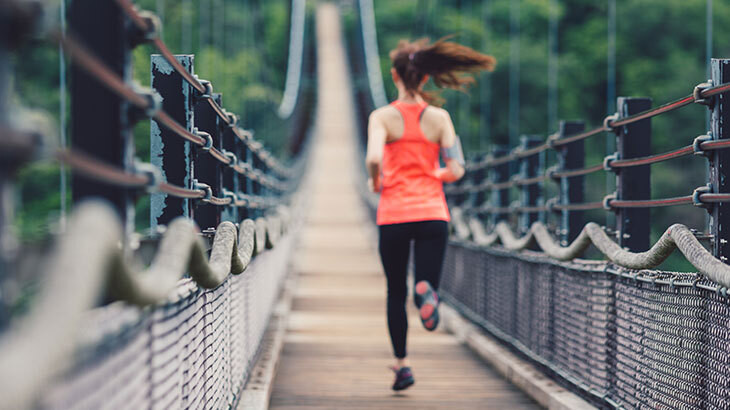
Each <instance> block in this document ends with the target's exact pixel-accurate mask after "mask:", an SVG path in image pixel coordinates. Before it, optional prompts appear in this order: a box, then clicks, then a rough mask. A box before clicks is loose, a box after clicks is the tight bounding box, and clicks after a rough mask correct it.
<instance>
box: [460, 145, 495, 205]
mask: <svg viewBox="0 0 730 410" xmlns="http://www.w3.org/2000/svg"><path fill="white" fill-rule="evenodd" d="M487 156H488V154H482V155H479V156H476V157H474V162H477V163H478V162H482V161H483V160H484V158H485V157H487ZM488 172H489V170H488V169H487V168H486V167H482V168H479V169H478V170H476V171H474V172H472V173H471V175H470V176H471V183H472V184H473V185H475V186H476V185H479V184H481V183H482V182H484V181H486V179H487V177H488ZM464 179H466V178H464ZM487 199H488V196H487V194H486V190H484V189H480V190H479V191H476V192H474V193H473V194H472V195H471V206H472V207H475V208H478V207H481V206H482V205H484V204H485V202H486V201H487Z"/></svg>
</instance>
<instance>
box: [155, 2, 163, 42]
mask: <svg viewBox="0 0 730 410" xmlns="http://www.w3.org/2000/svg"><path fill="white" fill-rule="evenodd" d="M155 9H156V13H157V16H158V17H159V18H160V21H165V0H157V3H156V4H155ZM160 26H161V27H160V30H161V31H164V29H165V28H164V24H161V25H160ZM160 34H162V33H160ZM163 38H164V37H163Z"/></svg>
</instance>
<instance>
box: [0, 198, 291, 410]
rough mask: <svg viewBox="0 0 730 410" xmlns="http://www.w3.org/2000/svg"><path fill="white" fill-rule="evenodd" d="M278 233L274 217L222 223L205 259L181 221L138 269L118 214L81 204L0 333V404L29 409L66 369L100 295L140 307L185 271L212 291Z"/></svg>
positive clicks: (161, 297) (163, 295)
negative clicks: (30, 300)
mask: <svg viewBox="0 0 730 410" xmlns="http://www.w3.org/2000/svg"><path fill="white" fill-rule="evenodd" d="M280 209H282V208H280ZM284 213H287V214H288V212H286V211H284ZM274 231H275V232H277V233H276V234H274V235H270V234H269V232H274ZM280 233H281V222H280V220H279V219H278V218H276V217H268V218H258V219H257V221H256V222H255V223H254V221H252V220H250V219H246V220H244V221H243V222H241V224H240V228H239V229H236V226H235V225H234V224H233V223H231V222H223V223H221V224H220V225H219V226H218V229H217V230H216V234H215V237H214V239H213V245H212V249H211V252H210V258H207V256H206V247H205V244H204V243H203V241H202V240H201V238H200V235H199V230H198V228H197V227H196V225H195V224H194V223H193V222H192V221H190V220H188V219H185V218H178V219H175V220H174V221H172V222H171V223H170V224H169V226H168V228H167V230H166V232H165V233H164V234H163V237H162V239H161V240H160V244H159V248H158V250H157V253H156V255H155V257H154V260H153V261H152V264H151V265H150V267H149V268H148V269H146V270H145V271H143V272H140V273H138V272H136V271H135V270H134V269H133V268H132V267H131V265H130V264H128V262H127V261H126V260H125V258H124V257H123V253H122V249H121V245H120V244H121V243H122V240H123V230H122V226H121V223H120V222H119V220H118V217H117V216H116V214H115V212H114V211H113V210H112V209H111V208H110V207H109V206H108V205H106V204H103V203H101V202H93V201H92V202H86V203H83V204H80V205H78V206H77V207H76V209H75V210H74V212H73V214H72V215H71V217H70V218H69V221H68V227H67V230H66V232H65V234H63V235H62V236H61V237H60V238H59V240H58V241H56V244H55V249H54V250H53V252H52V256H51V257H50V258H49V261H48V263H47V266H46V269H45V270H46V271H48V272H49V273H48V275H47V279H46V280H45V283H44V286H43V288H42V289H41V290H40V292H39V295H38V297H37V301H36V303H35V304H34V307H33V309H32V311H31V312H29V313H28V315H27V316H26V317H24V318H22V319H21V320H19V321H18V322H17V323H14V324H13V327H14V328H13V329H10V330H9V331H6V332H4V333H3V336H2V338H0V380H2V381H3V382H2V383H0V397H2V404H0V408H8V409H16V408H29V407H31V405H32V403H33V400H34V397H35V395H36V393H37V390H38V388H39V386H43V385H44V384H46V382H47V381H48V380H50V378H52V377H53V376H54V375H58V374H61V373H62V372H63V371H64V370H66V369H67V368H68V366H69V365H70V363H71V361H72V358H73V350H74V346H75V343H76V332H77V329H79V328H80V327H81V322H82V321H83V317H84V312H86V311H88V310H89V309H91V308H93V307H94V306H96V305H97V304H98V302H99V301H100V300H103V298H104V295H105V294H107V295H109V296H110V297H111V298H112V299H113V300H123V301H126V302H128V303H131V304H135V305H138V306H147V305H152V304H156V303H160V302H164V301H165V300H167V299H168V298H170V297H172V296H173V295H174V291H175V289H176V288H177V286H178V283H179V281H180V279H181V278H182V277H183V275H184V274H185V273H186V272H187V273H189V274H190V276H191V278H192V279H193V280H194V281H195V283H197V284H198V285H199V286H200V287H203V288H208V289H212V288H215V287H217V286H219V285H220V284H221V283H223V282H224V281H225V280H226V279H227V277H228V274H229V273H233V274H240V273H242V272H243V271H244V270H245V269H246V267H247V266H248V264H249V262H250V261H251V259H252V258H253V256H254V255H255V254H257V253H259V252H261V251H263V249H265V248H270V247H271V246H272V245H273V243H271V242H270V239H269V238H272V237H276V238H278V237H279V235H280Z"/></svg>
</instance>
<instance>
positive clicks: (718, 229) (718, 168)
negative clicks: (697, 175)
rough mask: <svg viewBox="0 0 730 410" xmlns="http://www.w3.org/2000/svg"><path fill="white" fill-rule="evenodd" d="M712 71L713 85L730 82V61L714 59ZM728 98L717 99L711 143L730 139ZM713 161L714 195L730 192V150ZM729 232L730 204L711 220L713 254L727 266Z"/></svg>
mask: <svg viewBox="0 0 730 410" xmlns="http://www.w3.org/2000/svg"><path fill="white" fill-rule="evenodd" d="M711 69H712V83H713V84H723V83H726V82H730V59H717V58H713V59H712V63H711ZM728 98H730V95H728V94H719V95H718V96H717V97H716V98H715V103H714V107H713V109H712V116H711V127H712V139H714V140H718V139H727V138H730V127H728V124H730V104H729V103H728ZM710 159H711V161H710V185H711V186H712V192H713V193H728V192H730V171H729V168H730V150H724V149H718V150H713V151H712V155H711V157H710ZM723 226H724V227H725V228H724V229H723ZM728 229H730V203H717V204H714V206H713V207H712V216H711V218H710V233H711V234H712V235H713V237H714V238H715V240H714V242H713V246H712V252H713V254H714V255H715V257H716V258H718V259H720V260H721V261H723V262H724V263H728V258H730V243H728V240H730V235H728V233H727V231H728Z"/></svg>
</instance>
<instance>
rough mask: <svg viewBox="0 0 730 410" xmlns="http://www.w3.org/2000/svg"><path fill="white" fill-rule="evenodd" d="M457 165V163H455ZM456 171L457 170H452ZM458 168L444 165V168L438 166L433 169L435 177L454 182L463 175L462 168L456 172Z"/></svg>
mask: <svg viewBox="0 0 730 410" xmlns="http://www.w3.org/2000/svg"><path fill="white" fill-rule="evenodd" d="M457 165H458V164H457ZM454 171H457V172H454ZM458 171H459V170H458V169H452V167H446V168H438V169H437V170H436V171H435V173H434V174H435V176H436V178H438V179H440V180H441V181H442V182H446V183H452V182H456V181H458V180H459V179H461V177H462V176H464V172H463V168H461V172H458Z"/></svg>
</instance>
